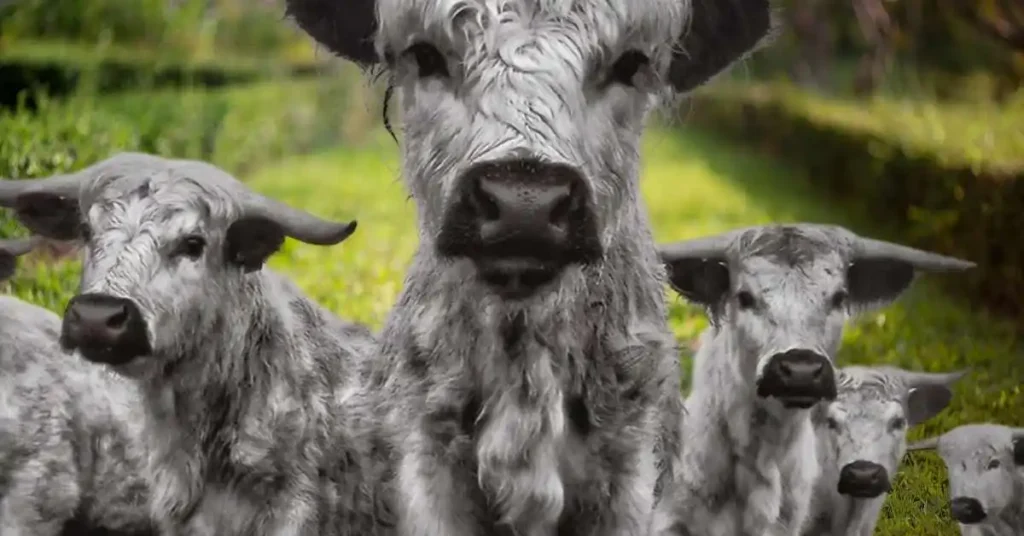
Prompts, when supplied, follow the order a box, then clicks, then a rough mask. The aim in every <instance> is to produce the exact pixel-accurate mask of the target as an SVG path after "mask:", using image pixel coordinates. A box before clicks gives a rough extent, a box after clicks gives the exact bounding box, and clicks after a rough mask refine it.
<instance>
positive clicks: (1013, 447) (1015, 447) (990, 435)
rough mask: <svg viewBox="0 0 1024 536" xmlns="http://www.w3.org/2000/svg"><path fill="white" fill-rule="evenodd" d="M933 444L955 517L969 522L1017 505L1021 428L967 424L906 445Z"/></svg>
mask: <svg viewBox="0 0 1024 536" xmlns="http://www.w3.org/2000/svg"><path fill="white" fill-rule="evenodd" d="M908 450H911V451H921V450H935V451H936V452H938V454H939V456H940V457H942V461H943V462H945V464H946V472H947V473H948V475H949V495H950V502H949V507H950V510H951V513H952V515H953V519H955V520H956V521H957V522H958V523H961V524H963V525H975V524H979V523H985V522H986V521H987V520H989V519H993V518H998V517H999V516H1000V514H1002V513H1003V511H1004V510H1007V509H1011V508H1016V509H1020V508H1021V506H1020V500H1021V497H1024V429H1021V428H1010V427H1008V426H1001V425H996V424H968V425H964V426H959V427H957V428H954V429H953V430H950V431H948V432H946V433H945V434H943V435H941V436H938V437H933V438H929V439H924V440H921V441H918V442H917V443H914V444H912V445H910V446H909V447H908Z"/></svg>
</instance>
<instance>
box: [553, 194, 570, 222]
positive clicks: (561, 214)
mask: <svg viewBox="0 0 1024 536" xmlns="http://www.w3.org/2000/svg"><path fill="white" fill-rule="evenodd" d="M573 204H574V203H573V198H572V196H571V195H567V196H565V197H563V198H561V199H559V200H558V202H557V203H555V207H554V208H553V209H551V217H550V220H549V222H550V224H551V225H552V226H554V227H558V228H560V229H564V228H566V227H568V226H569V214H570V213H572V210H573Z"/></svg>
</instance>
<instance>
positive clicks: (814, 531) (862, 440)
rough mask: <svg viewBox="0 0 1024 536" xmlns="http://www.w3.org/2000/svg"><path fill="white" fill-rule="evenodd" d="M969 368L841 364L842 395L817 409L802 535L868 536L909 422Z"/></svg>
mask: <svg viewBox="0 0 1024 536" xmlns="http://www.w3.org/2000/svg"><path fill="white" fill-rule="evenodd" d="M964 374H966V371H959V372H950V373H927V372H911V371H909V370H903V369H899V368H895V367H886V366H880V367H861V366H850V367H844V368H842V369H839V372H838V374H837V376H836V378H837V384H838V387H837V393H838V394H837V396H836V399H835V400H834V401H831V402H827V403H821V404H819V405H818V406H817V407H816V408H815V409H814V411H813V413H812V421H813V422H814V429H815V432H816V433H817V440H818V462H819V464H820V466H821V476H820V477H819V478H818V481H817V484H816V485H815V491H814V495H813V499H812V500H811V512H810V516H809V520H810V524H809V525H808V528H807V530H806V531H805V532H804V536H871V535H872V534H874V533H875V525H876V524H877V523H878V515H879V512H881V509H882V505H883V504H884V503H885V498H886V497H887V496H888V493H889V492H890V491H891V489H892V477H894V476H895V475H896V470H897V468H898V467H899V464H900V460H902V459H903V454H904V453H905V452H906V450H907V429H908V428H909V427H911V426H914V425H917V424H920V423H922V422H924V421H926V420H928V419H930V418H932V417H934V416H935V415H936V414H938V413H939V412H940V411H942V410H943V409H945V407H946V406H947V405H949V402H950V400H951V399H952V397H953V392H952V390H951V386H952V384H953V383H954V382H956V381H957V380H959V379H960V378H961V377H963V375H964Z"/></svg>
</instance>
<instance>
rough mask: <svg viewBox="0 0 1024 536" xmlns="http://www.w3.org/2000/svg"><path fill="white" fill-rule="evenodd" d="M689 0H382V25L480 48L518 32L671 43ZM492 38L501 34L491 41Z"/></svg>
mask: <svg viewBox="0 0 1024 536" xmlns="http://www.w3.org/2000/svg"><path fill="white" fill-rule="evenodd" d="M689 9H690V0H381V1H380V2H379V13H380V30H381V34H382V36H383V38H384V39H385V41H387V42H388V43H389V44H391V45H395V46H408V45H409V44H411V41H412V40H414V39H423V38H424V37H426V36H424V35H423V34H424V32H427V33H429V34H431V35H430V36H429V37H433V38H435V39H439V40H440V39H447V40H449V41H453V40H457V39H456V38H455V36H457V35H465V36H469V37H470V38H471V39H472V40H473V41H474V45H475V46H476V47H483V48H487V47H488V46H494V47H497V46H499V45H501V44H502V42H503V39H497V38H498V37H502V38H508V37H514V35H515V33H517V32H519V33H531V34H533V35H535V36H543V35H565V34H567V33H568V34H571V35H573V36H574V37H575V38H576V39H578V40H579V42H580V44H581V45H584V46H586V45H597V46H611V47H614V46H617V45H618V44H620V42H621V41H622V40H624V39H630V40H633V41H635V42H636V43H638V44H639V43H644V44H647V45H651V46H654V45H661V44H665V45H668V44H671V43H673V42H674V41H675V40H676V38H677V37H678V35H679V33H680V31H681V30H682V28H683V22H684V17H685V14H687V13H689ZM489 38H496V39H495V40H494V41H493V42H489V41H490V39H489Z"/></svg>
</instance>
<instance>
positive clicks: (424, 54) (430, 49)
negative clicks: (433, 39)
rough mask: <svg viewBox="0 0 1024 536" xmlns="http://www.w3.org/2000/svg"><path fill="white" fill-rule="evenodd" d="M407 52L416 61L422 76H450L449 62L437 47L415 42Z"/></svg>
mask: <svg viewBox="0 0 1024 536" xmlns="http://www.w3.org/2000/svg"><path fill="white" fill-rule="evenodd" d="M405 53H406V54H407V55H409V56H410V57H412V59H413V60H414V61H415V62H416V67H417V69H419V77H420V78H427V77H431V76H441V77H447V76H448V62H447V61H446V60H445V57H444V55H443V54H441V51H440V50H438V49H437V47H435V46H433V45H430V44H428V43H423V42H419V43H413V44H412V46H410V47H409V48H407V49H406V50H405Z"/></svg>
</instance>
